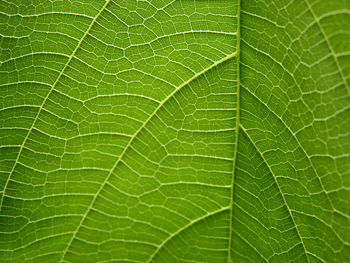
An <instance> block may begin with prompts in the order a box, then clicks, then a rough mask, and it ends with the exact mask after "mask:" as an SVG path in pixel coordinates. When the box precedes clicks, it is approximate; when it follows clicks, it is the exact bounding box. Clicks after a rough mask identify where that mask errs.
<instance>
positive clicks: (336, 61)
mask: <svg viewBox="0 0 350 263" xmlns="http://www.w3.org/2000/svg"><path fill="white" fill-rule="evenodd" d="M305 3H306V5H307V7H308V9H309V10H310V12H311V14H312V16H313V18H314V19H315V21H316V23H317V26H318V27H319V29H320V31H321V33H322V35H323V37H324V39H325V40H326V43H327V46H328V48H329V50H330V51H331V53H332V57H333V59H334V61H335V63H336V65H337V68H338V71H339V74H340V76H341V78H342V80H343V82H344V85H345V87H346V89H347V90H348V94H349V95H350V88H349V86H348V83H347V81H346V78H345V76H344V73H343V71H342V70H341V67H340V64H339V60H338V57H337V56H336V54H335V51H334V49H333V47H332V45H331V43H330V42H329V39H328V37H327V35H326V32H325V31H324V29H323V27H322V25H321V22H320V19H319V18H318V17H317V16H316V14H315V12H314V10H313V8H312V5H311V4H310V3H309V0H305Z"/></svg>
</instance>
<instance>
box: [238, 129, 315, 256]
mask: <svg viewBox="0 0 350 263" xmlns="http://www.w3.org/2000/svg"><path fill="white" fill-rule="evenodd" d="M240 129H241V130H242V131H243V133H244V135H245V136H246V137H247V138H248V139H249V141H250V142H251V144H252V145H253V146H254V148H255V149H256V151H257V152H258V153H259V155H260V157H261V159H262V160H263V161H264V163H265V164H266V166H267V168H268V169H269V172H270V173H271V175H272V177H273V179H274V181H275V184H276V186H277V188H278V191H279V193H280V195H281V197H282V200H283V202H284V204H285V206H286V208H287V211H288V214H289V217H290V218H291V220H292V222H293V224H294V226H295V230H296V232H297V235H298V238H299V240H300V243H301V245H302V247H303V250H304V253H305V256H306V260H307V262H310V260H309V257H308V253H309V252H308V251H307V250H306V247H305V244H304V242H303V238H302V236H301V235H300V232H299V229H298V226H297V224H296V222H295V219H294V216H293V213H292V211H291V209H290V208H289V205H288V203H287V201H286V198H285V196H284V194H283V192H282V189H281V187H280V185H279V183H278V181H277V178H276V176H275V173H274V172H273V171H272V169H271V167H270V165H269V164H268V162H267V161H266V159H265V157H264V155H263V154H262V153H261V151H260V150H259V149H258V148H257V146H256V145H255V143H254V141H253V139H252V138H251V137H250V136H249V134H248V132H247V131H246V129H245V128H244V127H243V126H242V125H240Z"/></svg>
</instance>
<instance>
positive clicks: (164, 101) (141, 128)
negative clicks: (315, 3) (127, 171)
mask: <svg viewBox="0 0 350 263" xmlns="http://www.w3.org/2000/svg"><path fill="white" fill-rule="evenodd" d="M236 56H237V51H235V52H233V53H231V54H229V55H227V56H225V57H223V58H222V59H220V60H218V61H217V62H215V63H213V64H211V65H210V66H208V67H207V68H205V69H203V70H202V71H200V72H198V73H196V74H194V75H193V76H192V77H191V78H189V79H188V80H186V81H185V82H183V83H182V84H181V85H179V86H178V87H177V88H175V89H174V90H173V91H172V92H171V93H170V94H169V95H168V96H167V97H166V98H165V99H163V100H162V101H161V102H160V103H159V105H158V107H157V108H156V109H155V110H154V111H153V112H152V113H151V114H150V116H149V117H148V118H147V119H146V120H145V121H144V122H143V124H142V125H141V126H140V127H139V129H138V130H137V131H136V132H135V133H134V134H133V135H132V136H131V138H130V140H129V142H128V144H127V145H126V146H125V148H124V150H123V152H122V153H121V154H120V156H119V158H118V159H117V160H116V162H115V163H114V165H113V167H112V169H111V170H110V172H109V173H108V175H107V176H106V178H105V180H104V181H103V182H102V184H101V187H100V188H99V189H98V191H97V192H96V194H95V195H94V196H93V198H92V201H91V202H90V205H89V206H88V208H87V209H86V212H85V214H84V215H83V216H82V218H81V220H80V222H79V224H78V226H77V228H76V230H75V231H74V233H73V235H72V238H71V239H70V241H69V243H68V246H67V247H66V249H65V250H64V252H63V255H62V258H61V260H60V262H62V261H63V259H64V258H65V255H66V254H67V252H68V250H69V248H70V246H71V244H72V242H73V240H74V239H75V237H76V235H77V233H78V232H79V230H80V228H81V227H82V225H83V223H84V220H85V218H86V217H87V215H88V213H89V211H90V210H91V209H92V207H93V205H94V204H95V202H96V199H97V197H98V196H99V195H100V193H101V191H102V189H103V188H104V186H105V185H106V183H107V182H108V180H109V178H110V177H111V175H112V174H113V172H114V170H115V169H116V168H117V166H118V164H119V163H120V161H121V160H122V159H123V157H124V155H125V154H126V152H127V150H128V149H129V148H130V146H131V144H132V142H133V141H134V140H135V138H136V137H137V136H138V134H139V133H140V132H141V131H142V130H143V129H144V128H145V127H146V125H147V124H148V123H149V122H150V121H151V120H152V118H153V117H154V116H156V115H157V113H158V111H159V110H160V109H161V108H162V107H163V106H164V104H165V103H166V102H167V101H168V100H169V99H171V98H172V97H173V96H174V95H175V94H176V93H177V92H178V91H180V90H181V89H182V88H183V87H185V86H187V85H188V84H190V83H191V82H192V81H194V80H195V79H197V78H199V77H200V76H202V75H204V74H205V73H207V72H208V71H210V70H211V69H213V68H215V67H217V66H218V65H220V64H222V63H224V62H226V61H228V60H230V59H232V58H234V57H236Z"/></svg>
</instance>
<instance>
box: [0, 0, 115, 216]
mask: <svg viewBox="0 0 350 263" xmlns="http://www.w3.org/2000/svg"><path fill="white" fill-rule="evenodd" d="M110 1H111V0H107V1H106V2H105V4H104V5H103V7H102V8H101V9H100V11H99V12H98V13H97V14H96V16H95V18H94V19H93V20H92V21H91V23H90V25H89V27H88V28H87V29H86V31H85V33H84V35H83V36H82V37H81V39H80V40H79V42H78V44H77V45H76V47H75V49H74V50H73V52H72V54H71V55H70V56H69V58H68V60H67V62H66V64H65V65H64V67H63V68H62V70H61V71H60V73H59V74H58V76H57V78H56V81H55V82H54V83H53V85H52V86H51V88H50V90H49V92H48V93H47V95H46V97H45V98H44V100H43V102H42V103H41V105H40V107H39V110H38V112H37V114H36V115H35V117H34V121H33V122H32V125H31V126H30V128H29V130H28V132H27V135H26V137H25V138H24V140H23V143H22V144H21V147H20V149H19V151H18V154H17V158H16V160H15V162H14V164H13V166H12V169H11V171H10V174H9V176H8V177H7V180H6V182H5V185H4V190H3V194H2V196H1V200H0V213H1V211H2V203H3V201H4V197H5V195H6V189H7V186H8V183H9V181H10V178H11V176H12V174H13V172H14V171H15V168H16V165H17V163H18V161H19V158H20V156H21V154H22V152H23V149H24V145H25V144H26V143H27V141H28V139H29V135H30V134H31V132H32V130H33V128H34V126H35V124H36V122H37V121H38V118H39V115H40V113H41V111H42V110H43V107H44V105H45V103H46V101H47V100H48V98H49V96H50V94H51V93H52V91H53V90H54V89H55V88H56V86H57V84H58V83H59V81H60V79H61V77H62V76H63V74H64V72H65V71H66V69H67V68H68V65H69V64H70V62H71V61H72V59H73V58H74V57H75V55H76V53H77V51H78V50H79V48H80V46H81V44H82V43H83V41H84V40H85V38H86V36H87V35H88V34H89V32H90V30H91V28H92V27H93V25H94V24H95V22H96V20H97V18H98V17H99V16H100V15H101V13H102V12H103V10H105V8H106V7H107V5H108V4H109V2H110Z"/></svg>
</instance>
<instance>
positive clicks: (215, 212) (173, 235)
mask: <svg viewBox="0 0 350 263" xmlns="http://www.w3.org/2000/svg"><path fill="white" fill-rule="evenodd" d="M229 209H230V207H229V206H225V207H222V208H220V209H218V210H215V211H212V212H210V213H207V214H205V215H203V216H201V217H198V218H196V219H195V220H192V221H190V222H189V223H188V224H187V225H184V226H183V227H181V228H179V229H178V230H177V231H175V232H174V233H172V234H171V235H170V236H168V237H167V238H166V239H164V241H163V242H162V243H161V244H160V245H159V246H158V248H157V249H156V250H155V251H154V252H153V254H152V255H151V256H150V258H149V259H148V260H147V263H150V262H152V260H153V258H154V257H155V256H156V255H157V254H158V253H159V251H160V250H161V249H162V248H163V247H164V246H165V245H166V244H167V243H168V242H169V241H170V240H172V239H173V238H174V237H176V236H177V235H179V234H180V233H181V232H183V231H185V230H186V229H188V228H189V227H191V226H193V225H195V224H196V223H198V222H200V221H202V220H204V219H206V218H208V217H210V216H213V215H216V214H219V213H221V212H223V211H226V210H229Z"/></svg>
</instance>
